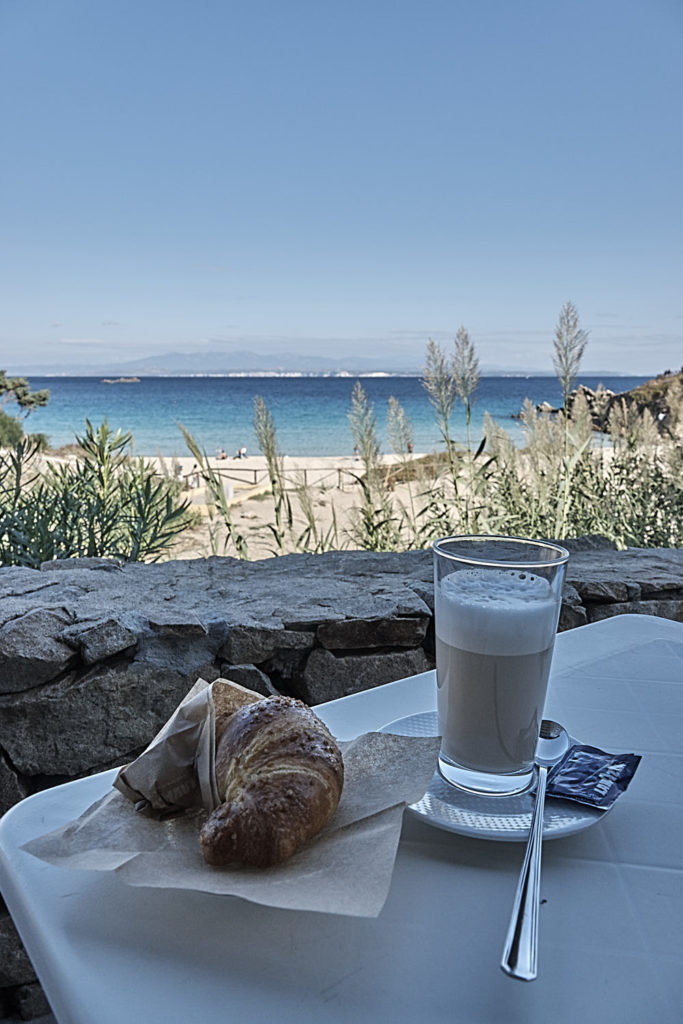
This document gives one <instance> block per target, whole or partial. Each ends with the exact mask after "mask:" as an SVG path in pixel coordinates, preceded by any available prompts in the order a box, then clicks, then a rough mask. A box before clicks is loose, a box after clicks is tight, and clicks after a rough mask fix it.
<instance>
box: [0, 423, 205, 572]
mask: <svg viewBox="0 0 683 1024" xmlns="http://www.w3.org/2000/svg"><path fill="white" fill-rule="evenodd" d="M130 442H131V436H130V434H124V433H121V432H117V433H113V432H112V431H111V430H110V429H109V427H108V426H107V424H106V422H104V423H102V424H101V425H100V426H99V427H98V428H94V427H93V426H92V424H91V423H90V422H89V421H88V420H86V430H85V433H84V434H83V436H81V437H77V438H76V451H75V455H74V457H72V458H70V459H69V460H68V461H65V462H61V463H59V462H54V461H50V462H47V461H45V460H44V459H42V458H41V455H40V450H41V446H40V444H39V443H38V442H36V441H35V440H32V439H30V438H22V439H21V440H19V441H18V442H17V443H16V444H15V445H14V447H12V448H9V449H7V450H5V451H4V452H1V453H0V564H2V565H23V566H28V567H31V568H38V567H39V566H40V564H41V563H42V562H46V561H51V560H53V559H56V558H77V557H82V558H89V557H104V558H116V559H121V560H123V561H130V562H134V561H143V560H149V561H155V560H157V559H159V558H160V557H161V556H162V555H163V554H164V552H165V551H166V550H167V549H168V546H169V544H170V543H171V542H172V540H173V539H174V538H175V537H176V536H177V535H178V534H179V533H181V532H182V531H183V530H185V529H186V528H187V527H188V526H189V525H190V524H191V522H192V516H191V513H190V510H189V503H188V502H187V501H186V500H185V499H184V498H182V496H181V494H180V488H179V485H178V484H177V483H176V482H175V481H173V480H170V479H168V478H166V477H164V476H160V475H159V474H158V473H157V472H156V470H155V468H154V467H153V466H152V465H151V464H149V463H147V462H146V461H145V460H144V459H132V458H130V457H129V456H128V454H127V449H128V447H129V445H130Z"/></svg>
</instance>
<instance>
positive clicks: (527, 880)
mask: <svg viewBox="0 0 683 1024" xmlns="http://www.w3.org/2000/svg"><path fill="white" fill-rule="evenodd" d="M547 775H548V769H547V768H546V767H545V766H544V765H541V766H540V767H539V769H538V787H537V790H536V803H535V805H534V814H533V817H532V819H531V828H530V830H529V838H528V840H527V845H526V853H525V854H524V863H523V864H522V870H521V873H520V876H519V881H518V883H517V892H516V893H515V902H514V905H513V907H512V914H511V916H510V924H509V925H508V931H507V935H506V937H505V948H504V950H503V959H502V960H501V963H500V966H501V967H502V969H503V970H504V971H505V973H506V974H509V975H511V977H513V978H521V979H522V981H533V980H534V978H535V977H536V974H537V973H538V971H537V965H538V904H539V896H540V889H541V852H542V849H543V808H544V805H545V785H546V779H547Z"/></svg>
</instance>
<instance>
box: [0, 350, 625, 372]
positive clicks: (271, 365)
mask: <svg viewBox="0 0 683 1024" xmlns="http://www.w3.org/2000/svg"><path fill="white" fill-rule="evenodd" d="M3 369H5V370H6V371H7V372H8V373H10V374H20V375H22V376H31V375H33V376H59V377H63V376H74V377H81V376H82V377H99V376H108V377H128V376H133V375H134V376H143V377H192V376H207V375H216V376H221V375H230V374H232V375H237V374H239V375H245V376H250V375H253V376H258V375H260V374H273V375H282V376H287V375H291V374H303V375H308V374H310V375H314V376H356V375H358V374H360V375H363V374H370V373H377V374H380V373H381V374H401V375H409V376H415V375H418V374H420V373H421V370H422V362H421V360H420V361H415V362H414V363H411V362H409V360H407V359H406V358H405V357H400V358H398V359H397V360H396V362H395V363H393V364H391V363H390V362H389V360H388V359H387V357H386V356H384V357H382V358H380V357H372V356H346V357H343V358H329V357H327V356H315V355H303V354H300V353H295V352H285V353H279V352H278V353H272V352H271V353H266V354H261V353H258V352H247V351H234V352H201V353H197V352H191V353H187V352H185V353H183V352H166V353H164V354H163V355H156V356H146V357H144V358H142V359H128V360H126V361H123V362H121V361H116V362H115V361H113V360H112V361H111V362H102V363H98V364H96V365H93V364H92V363H69V364H65V363H59V364H54V363H47V362H39V363H35V364H33V365H29V364H28V363H18V364H16V365H13V366H5V367H3ZM481 372H482V374H484V375H487V376H533V377H545V376H548V377H552V376H554V374H553V373H552V372H551V371H549V370H547V369H546V370H539V369H538V367H531V366H530V367H524V368H511V367H509V366H507V367H505V366H495V365H488V366H486V365H485V366H482V367H481ZM582 373H583V374H584V375H586V376H600V375H601V374H604V375H605V376H610V377H615V376H620V375H621V374H619V373H618V372H615V371H614V370H584V371H582ZM623 375H624V376H630V375H629V374H623ZM634 376H642V375H634Z"/></svg>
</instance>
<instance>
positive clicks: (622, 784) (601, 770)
mask: <svg viewBox="0 0 683 1024" xmlns="http://www.w3.org/2000/svg"><path fill="white" fill-rule="evenodd" d="M640 761H641V756H640V754H608V753H606V752H605V751H604V750H599V749H598V748H597V747H588V746H586V745H584V744H582V743H576V744H574V746H572V747H570V748H569V750H568V751H567V753H566V754H565V755H564V757H563V758H562V760H561V761H558V763H557V764H556V765H554V766H553V767H552V768H551V769H550V770H549V771H548V784H547V787H546V793H547V794H548V796H557V797H562V798H563V799H564V800H576V801H577V803H581V804H590V806H591V807H599V808H601V809H602V810H607V809H608V808H609V807H611V806H612V805H613V804H614V802H615V800H616V799H617V797H619V796H621V794H622V793H623V792H625V790H626V789H627V788H628V784H629V783H630V781H631V779H632V778H633V776H634V775H635V773H636V768H637V767H638V765H639V764H640Z"/></svg>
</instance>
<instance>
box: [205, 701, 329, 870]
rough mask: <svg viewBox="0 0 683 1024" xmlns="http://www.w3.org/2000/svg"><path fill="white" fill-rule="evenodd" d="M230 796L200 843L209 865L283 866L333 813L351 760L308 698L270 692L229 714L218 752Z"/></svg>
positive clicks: (223, 789) (221, 783)
mask: <svg viewBox="0 0 683 1024" xmlns="http://www.w3.org/2000/svg"><path fill="white" fill-rule="evenodd" d="M216 779H217V782H218V792H219V794H220V796H221V799H222V800H223V801H224V803H222V804H221V805H220V807H218V808H216V810H215V811H213V813H212V814H211V815H210V816H209V818H208V819H207V821H206V822H205V824H204V826H203V828H202V830H201V834H200V841H201V846H202V853H203V854H204V859H205V860H206V861H208V863H209V864H215V865H223V864H230V863H233V862H240V863H242V864H251V865H254V866H255V867H267V866H269V865H271V864H278V863H280V862H281V861H283V860H286V859H287V858H288V857H291V856H292V854H293V853H294V852H295V851H296V850H298V849H299V847H300V846H303V844H304V843H305V842H306V841H307V840H308V839H310V838H311V837H312V836H314V835H316V834H317V833H318V832H319V831H320V830H321V829H322V828H323V826H324V825H326V824H327V822H328V821H329V820H330V818H331V817H332V815H333V814H334V812H335V810H336V808H337V804H338V803H339V797H340V795H341V790H342V785H343V782H344V764H343V761H342V756H341V753H340V751H339V748H338V746H337V744H336V743H335V741H334V739H333V737H332V735H331V734H330V732H329V731H328V729H327V727H326V726H325V725H324V724H323V723H322V722H321V721H320V719H319V718H318V716H317V715H316V714H314V712H313V711H311V709H310V708H309V707H307V706H306V705H305V704H303V703H302V702H301V701H299V700H293V699H292V698H290V697H267V698H266V699H265V700H259V701H257V702H256V703H254V704H248V705H246V706H244V707H241V708H239V709H238V710H237V711H235V712H234V714H232V715H231V717H230V718H229V719H228V721H227V724H226V726H225V729H224V731H223V734H222V736H221V737H220V740H219V742H218V749H217V751H216Z"/></svg>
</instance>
